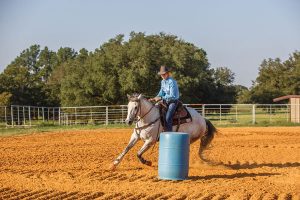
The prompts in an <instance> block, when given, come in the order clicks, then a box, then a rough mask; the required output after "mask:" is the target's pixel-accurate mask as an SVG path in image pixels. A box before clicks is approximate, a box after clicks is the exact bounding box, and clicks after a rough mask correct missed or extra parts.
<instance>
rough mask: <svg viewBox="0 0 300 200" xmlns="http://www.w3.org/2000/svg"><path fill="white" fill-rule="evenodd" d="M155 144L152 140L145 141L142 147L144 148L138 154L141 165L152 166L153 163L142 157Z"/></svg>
mask: <svg viewBox="0 0 300 200" xmlns="http://www.w3.org/2000/svg"><path fill="white" fill-rule="evenodd" d="M152 144H153V140H152V139H148V140H146V141H145V143H144V145H143V146H142V148H141V149H140V150H139V151H138V153H137V157H138V158H139V160H140V161H141V163H143V164H145V165H148V166H151V165H152V162H151V161H148V160H145V159H144V158H143V157H142V155H143V154H144V153H145V152H146V151H147V150H148V149H149V148H150V147H151V146H152Z"/></svg>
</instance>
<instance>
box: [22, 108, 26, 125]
mask: <svg viewBox="0 0 300 200" xmlns="http://www.w3.org/2000/svg"><path fill="white" fill-rule="evenodd" d="M25 118H26V116H25V107H24V106H23V122H24V126H25V125H26V119H25Z"/></svg>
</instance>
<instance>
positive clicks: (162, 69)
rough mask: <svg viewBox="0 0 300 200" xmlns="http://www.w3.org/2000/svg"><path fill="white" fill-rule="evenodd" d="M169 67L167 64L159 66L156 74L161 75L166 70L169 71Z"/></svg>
mask: <svg viewBox="0 0 300 200" xmlns="http://www.w3.org/2000/svg"><path fill="white" fill-rule="evenodd" d="M170 71H171V69H170V68H169V67H167V66H161V67H160V70H159V72H158V73H157V74H158V75H163V74H165V73H167V72H170Z"/></svg>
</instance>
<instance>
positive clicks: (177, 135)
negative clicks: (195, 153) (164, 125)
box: [158, 132, 190, 180]
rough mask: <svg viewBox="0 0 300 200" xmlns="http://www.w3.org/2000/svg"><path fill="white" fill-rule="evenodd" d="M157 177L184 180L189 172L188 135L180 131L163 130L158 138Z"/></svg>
mask: <svg viewBox="0 0 300 200" xmlns="http://www.w3.org/2000/svg"><path fill="white" fill-rule="evenodd" d="M159 140H160V141H159V156H158V177H159V178H160V179H165V180H185V179H187V178H188V173H189V152H190V137H189V134H187V133H182V132H163V133H161V134H160V139H159Z"/></svg>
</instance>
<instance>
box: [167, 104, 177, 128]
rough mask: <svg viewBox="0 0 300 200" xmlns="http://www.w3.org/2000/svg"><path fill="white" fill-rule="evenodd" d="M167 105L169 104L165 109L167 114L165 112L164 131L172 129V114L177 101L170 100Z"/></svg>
mask: <svg viewBox="0 0 300 200" xmlns="http://www.w3.org/2000/svg"><path fill="white" fill-rule="evenodd" d="M168 105H169V106H168V111H167V114H166V131H172V125H173V116H174V114H175V111H176V107H177V101H175V102H172V103H170V104H168Z"/></svg>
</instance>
